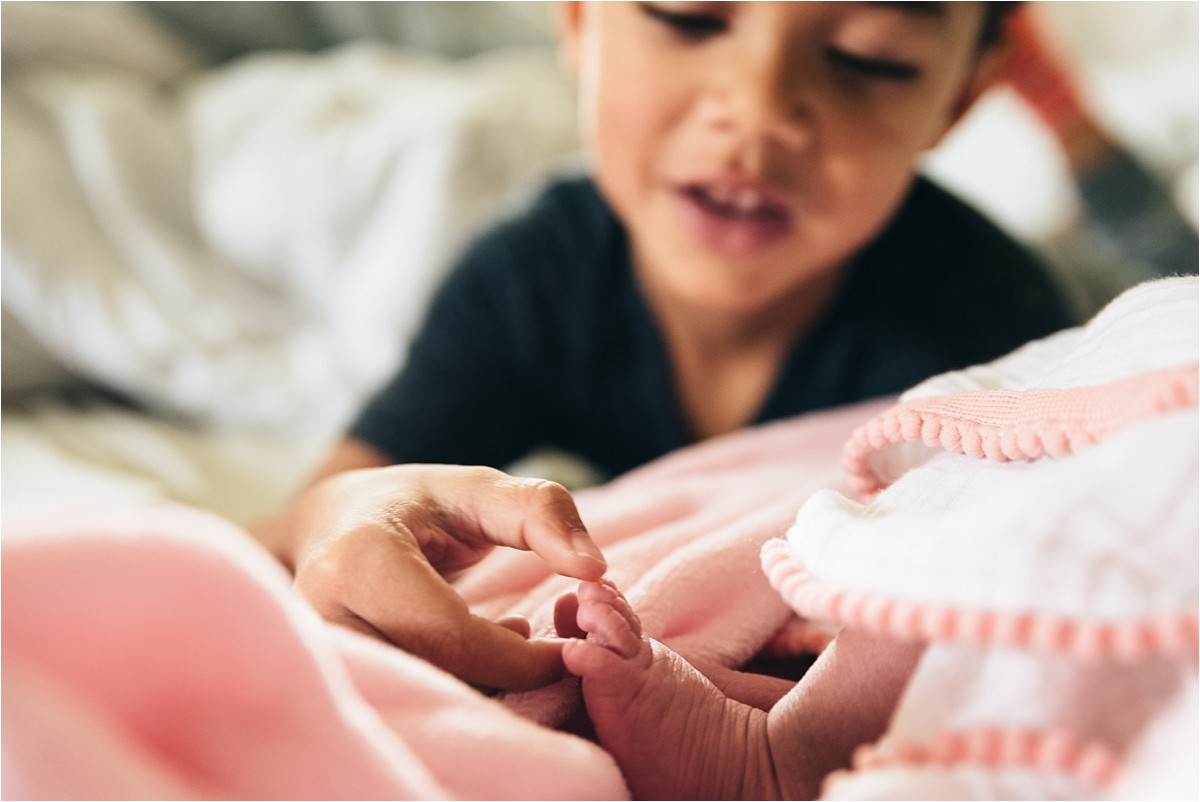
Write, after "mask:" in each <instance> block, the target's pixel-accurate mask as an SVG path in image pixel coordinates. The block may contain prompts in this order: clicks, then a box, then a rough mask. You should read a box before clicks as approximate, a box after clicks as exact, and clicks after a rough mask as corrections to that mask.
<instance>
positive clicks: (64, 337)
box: [0, 0, 1200, 518]
mask: <svg viewBox="0 0 1200 802" xmlns="http://www.w3.org/2000/svg"><path fill="white" fill-rule="evenodd" d="M1198 9H1200V5H1198V4H1197V3H1195V2H1190V1H1189V2H1141V1H1140V0H1135V1H1133V2H1061V3H1060V2H1046V3H1029V4H1025V6H1024V8H1023V10H1022V12H1021V13H1022V14H1023V15H1024V17H1025V23H1024V24H1025V28H1024V29H1023V30H1022V31H1021V32H1020V36H1019V41H1018V42H1017V46H1016V47H1014V51H1015V55H1014V65H1015V68H1019V71H1020V75H1015V74H1014V75H1013V76H1010V79H1009V80H1006V81H1004V82H1002V83H1000V84H999V85H998V86H997V87H996V88H995V89H993V90H991V91H990V92H989V94H988V95H987V96H986V97H985V98H984V100H983V101H982V102H981V103H980V104H979V105H978V106H977V107H976V108H975V109H974V110H973V111H972V112H971V114H970V116H969V117H968V118H967V119H966V120H964V121H963V123H962V124H961V125H960V126H959V127H958V128H957V129H956V130H955V131H954V132H953V133H952V134H951V136H950V137H949V138H948V139H947V140H946V141H945V142H944V143H943V144H942V145H941V146H939V148H938V149H937V150H935V151H934V152H932V153H931V154H930V155H929V158H928V160H927V163H926V165H925V170H926V172H928V173H929V174H930V175H932V176H933V177H934V178H936V179H937V180H939V181H941V182H942V183H943V184H945V185H947V186H948V187H949V188H951V189H952V190H954V191H956V192H957V193H959V194H960V195H962V196H963V197H964V198H966V199H967V200H968V201H970V202H971V203H973V204H975V205H976V206H978V207H979V208H981V209H982V210H983V211H985V212H986V213H988V214H990V215H991V216H992V217H993V218H994V219H995V220H997V222H998V223H999V224H1000V225H1001V226H1003V227H1005V228H1006V229H1008V230H1009V231H1011V232H1012V233H1013V234H1014V235H1016V236H1017V237H1019V238H1021V239H1022V240H1024V241H1026V242H1028V243H1030V244H1031V245H1032V246H1034V247H1036V248H1037V249H1039V250H1041V251H1042V252H1043V253H1045V254H1046V255H1047V256H1048V258H1050V259H1051V260H1052V261H1053V263H1054V264H1055V265H1056V266H1057V268H1058V269H1059V271H1060V273H1061V274H1062V276H1063V279H1064V282H1066V283H1067V284H1068V286H1070V287H1071V289H1072V292H1073V293H1074V295H1075V297H1076V299H1077V302H1078V304H1079V307H1080V310H1081V313H1083V314H1090V313H1091V312H1094V311H1095V310H1096V309H1098V308H1099V307H1100V306H1101V305H1102V304H1103V303H1105V302H1106V301H1107V300H1108V299H1109V298H1111V297H1112V296H1113V295H1115V294H1116V293H1117V292H1119V291H1120V290H1121V289H1123V288H1124V287H1126V286H1129V285H1130V284H1132V283H1136V282H1137V281H1140V280H1144V279H1146V278H1150V277H1153V276H1155V275H1161V274H1164V273H1169V272H1179V271H1181V270H1182V271H1184V272H1195V270H1196V267H1195V264H1196V256H1197V248H1196V244H1195V236H1196V222H1197V116H1198V115H1197V98H1198V97H1200V67H1198V55H1197V33H1198V29H1200V18H1198ZM554 29H555V6H554V5H553V4H550V3H528V2H481V3H476V2H401V3H392V2H128V3H126V2H88V3H72V2H48V3H41V2H37V3H35V2H14V1H12V0H6V2H3V3H0V36H2V50H0V54H2V70H0V80H2V82H3V92H2V94H0V99H2V103H3V111H2V113H3V117H2V119H3V125H2V126H0V131H2V134H3V142H2V150H0V154H2V158H0V161H2V166H3V183H2V187H0V204H2V209H0V212H2V215H0V221H2V226H3V230H2V238H0V248H2V256H3V271H2V276H3V287H2V292H0V297H2V300H3V338H2V342H3V359H2V363H0V364H2V366H3V378H2V388H3V401H4V413H3V414H4V424H5V425H4V427H3V437H4V440H3V451H4V457H5V459H4V460H3V488H4V495H5V499H6V502H7V500H9V499H10V498H19V499H20V500H22V501H24V502H28V501H30V500H31V499H32V500H36V499H38V498H48V497H58V498H61V497H62V496H63V495H64V494H67V495H69V494H70V493H71V492H78V493H79V494H81V497H82V496H88V495H92V496H94V495H96V494H104V493H109V494H112V493H117V494H121V493H130V492H133V493H134V495H137V494H139V493H149V494H151V495H153V494H156V493H159V492H160V491H163V490H164V488H165V489H166V494H167V495H170V496H171V497H173V498H178V499H181V500H185V501H190V502H193V503H204V502H211V503H210V504H209V506H212V503H215V502H213V500H214V499H219V500H220V502H219V504H218V506H221V511H223V512H227V513H228V514H230V515H231V516H233V517H235V518H245V517H247V516H249V515H251V514H252V513H254V512H256V511H258V509H259V508H260V507H263V506H264V505H270V504H272V503H274V499H275V498H276V497H277V496H278V494H279V493H281V492H283V490H284V489H285V488H286V487H288V486H289V485H290V483H292V482H294V481H295V480H296V476H298V475H299V474H300V473H302V472H303V471H305V470H306V469H307V465H308V464H309V463H310V462H311V460H312V458H313V455H315V454H317V453H319V451H320V450H321V449H322V448H323V447H324V444H325V443H326V442H328V439H329V438H330V437H332V436H333V435H334V434H335V433H336V432H337V431H338V430H339V428H340V427H341V426H342V425H344V423H345V422H346V420H347V418H348V417H349V416H350V415H351V414H353V412H354V410H355V409H356V408H357V406H358V405H359V404H360V403H361V402H362V400H363V399H364V398H365V396H366V395H367V394H368V393H369V392H370V391H371V390H372V389H373V388H374V387H376V386H377V385H378V384H379V383H380V382H382V381H383V380H384V379H385V378H386V377H387V376H388V375H389V374H390V372H391V371H392V370H394V369H395V367H396V366H397V365H398V364H400V362H401V361H402V360H403V358H404V353H405V348H406V343H407V342H408V339H409V337H411V335H412V333H413V331H414V330H415V327H416V326H417V325H418V323H419V321H420V317H421V314H422V311H423V308H424V304H425V303H426V301H427V300H428V297H429V294H430V293H431V292H432V290H433V289H434V287H436V285H437V283H438V282H439V281H440V279H441V277H442V276H443V275H444V272H445V270H446V268H447V267H448V266H449V264H450V261H451V260H452V258H453V256H454V254H455V252H456V251H457V250H458V249H459V248H461V247H462V246H463V244H464V243H465V241H466V240H467V239H468V238H469V237H470V236H471V235H472V234H473V233H475V232H476V231H478V230H479V229H480V228H481V227H482V226H484V225H486V224H487V223H488V222H489V221H490V220H492V219H494V218H495V217H496V216H497V215H499V214H502V213H503V212H504V211H505V210H507V209H509V208H511V207H512V205H513V204H516V203H519V202H520V201H521V200H522V199H524V198H527V197H528V196H529V194H530V193H532V192H533V191H534V190H535V189H536V187H537V186H538V184H539V183H540V182H541V181H543V180H545V179H546V178H547V177H548V176H549V175H551V174H553V173H555V172H559V171H562V170H565V169H576V168H578V166H579V165H580V157H579V155H578V153H577V145H578V141H577V138H576V130H575V113H574V93H573V88H572V86H571V81H570V79H569V77H568V76H567V75H566V74H565V73H564V72H563V71H562V69H561V67H560V65H559V63H558V59H557V54H556V51H555V42H554ZM101 474H103V476H104V480H103V481H97V477H98V476H100V475H101ZM114 475H119V481H110V480H111V479H112V477H113V476H114ZM264 477H267V478H264ZM131 488H133V489H132V490H131ZM222 505H223V506H222Z"/></svg>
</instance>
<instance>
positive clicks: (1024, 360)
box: [788, 278, 1200, 799]
mask: <svg viewBox="0 0 1200 802" xmlns="http://www.w3.org/2000/svg"><path fill="white" fill-rule="evenodd" d="M1197 290H1198V283H1197V280H1196V279H1195V278H1176V279H1166V280H1162V281H1158V282H1153V283H1150V284H1146V285H1142V286H1140V287H1137V288H1134V289H1133V290H1130V291H1129V292H1127V293H1126V294H1125V295H1123V296H1122V297H1121V298H1118V299H1117V300H1116V301H1114V302H1113V303H1112V304H1111V305H1110V306H1109V307H1108V308H1107V309H1105V310H1103V311H1102V312H1101V313H1100V314H1098V315H1097V317H1096V318H1095V319H1094V320H1093V321H1092V322H1091V323H1090V324H1089V325H1087V326H1085V327H1082V328H1079V329H1074V330H1070V331H1066V332H1062V333H1060V334H1058V335H1055V336H1053V337H1051V338H1048V339H1047V340H1043V341H1040V342H1036V343H1031V344H1030V345H1028V346H1026V347H1024V348H1022V349H1020V350H1018V351H1016V352H1014V353H1013V354H1010V355H1009V356H1007V357H1004V358H1002V359H1000V360H997V361H996V362H994V363H991V364H989V365H982V366H978V367H975V368H971V369H969V370H965V371H959V372H955V373H952V374H947V375H944V376H939V377H935V378H933V379H931V380H929V381H928V382H926V383H924V384H922V385H921V386H919V387H917V388H914V389H913V390H912V391H910V393H908V394H907V397H908V398H917V397H931V396H938V395H943V394H949V393H961V392H970V391H975V390H992V389H1003V390H1035V389H1043V388H1044V389H1052V388H1079V387H1088V386H1096V385H1102V384H1105V383H1107V382H1113V381H1117V380H1122V379H1128V378H1130V377H1136V376H1139V375H1147V376H1149V375H1154V372H1156V371H1161V370H1163V369H1164V368H1185V369H1187V370H1188V371H1189V372H1190V368H1187V366H1191V365H1194V364H1195V362H1196V361H1197V337H1198V324H1200V311H1198V307H1200V303H1198V301H1200V297H1198V292H1197ZM1192 375H1193V381H1194V374H1192ZM1099 408H1104V407H1103V405H1100V407H1099ZM1085 411H1087V410H1085ZM1198 444H1200V424H1198V418H1197V410H1196V408H1195V406H1194V405H1191V406H1186V405H1185V406H1183V407H1177V408H1175V409H1173V410H1172V411H1164V412H1161V413H1155V414H1148V415H1147V416H1146V417H1144V418H1142V419H1140V420H1136V421H1134V422H1133V423H1130V424H1128V425H1127V426H1125V427H1124V428H1123V429H1120V430H1118V431H1115V432H1113V433H1109V434H1106V435H1105V436H1103V437H1102V438H1101V439H1100V441H1099V442H1097V443H1095V444H1094V445H1087V446H1083V447H1079V448H1077V449H1074V450H1073V451H1072V452H1070V453H1066V454H1063V455H1060V456H1054V457H1051V456H1044V457H1042V458H1040V459H1037V460H1033V461H1027V462H1022V461H1012V462H1006V461H1000V460H996V459H990V458H987V459H985V458H983V457H979V456H974V457H973V456H967V455H965V454H960V453H954V452H952V451H948V450H945V449H943V448H940V447H937V446H928V445H925V444H924V443H922V442H921V441H920V440H917V441H915V442H913V443H909V444H906V448H904V449H890V451H891V452H892V453H890V454H889V458H890V464H889V465H888V468H889V470H891V471H892V473H891V475H890V479H892V480H893V483H892V484H890V485H889V486H887V487H886V488H885V489H884V490H882V491H881V492H880V493H879V494H878V495H877V496H876V497H875V498H874V499H873V500H871V501H870V502H867V503H862V502H859V501H856V500H853V499H851V498H848V497H845V496H842V495H839V494H837V493H834V492H832V491H826V492H823V493H819V494H817V495H815V496H813V497H812V498H811V499H810V500H809V501H808V502H807V503H806V504H805V505H804V507H803V508H802V509H801V511H800V513H799V514H798V516H797V520H796V523H795V525H794V526H793V527H792V529H791V530H790V531H789V535H788V543H789V549H790V553H791V557H792V558H793V559H794V560H795V562H797V563H799V564H801V565H802V566H803V567H804V569H805V570H806V571H807V572H808V574H809V575H810V576H811V577H812V579H813V580H814V581H815V582H817V583H820V585H822V586H824V587H826V588H828V589H829V591H831V592H838V591H843V592H849V593H851V594H853V595H854V596H855V597H856V598H858V599H865V600H866V601H865V605H866V607H872V605H874V606H875V607H872V609H884V608H882V607H878V605H880V604H883V603H886V604H890V605H892V606H891V607H890V608H889V609H890V615H891V616H892V617H893V618H895V617H898V616H903V615H905V613H904V612H903V611H905V610H907V611H912V610H913V609H914V607H917V608H923V609H926V610H940V611H942V613H941V615H942V618H941V619H939V620H942V621H946V622H950V621H954V622H956V623H955V625H951V624H950V623H947V624H946V626H944V627H933V628H932V629H928V628H924V627H916V628H911V627H910V628H908V629H907V630H905V629H904V628H903V627H899V628H896V629H895V632H896V633H897V634H898V635H899V636H902V637H914V638H919V639H921V640H928V641H929V645H928V647H927V649H926V652H925V654H924V656H923V658H922V660H921V662H920V664H919V665H918V668H917V670H916V671H915V673H914V675H913V677H912V679H911V680H910V682H909V685H908V687H907V689H906V691H905V694H904V696H903V698H902V700H901V702H900V705H899V707H898V709H897V711H896V713H895V714H894V716H893V719H892V722H891V724H890V727H889V730H888V732H887V733H886V735H885V736H884V738H883V739H882V740H881V741H880V742H879V743H878V744H876V745H874V746H873V747H872V750H871V755H873V756H875V757H872V758H871V759H869V760H867V761H866V762H864V763H861V764H860V765H859V766H858V769H857V770H855V771H854V772H851V773H849V774H846V775H844V776H841V777H838V778H834V779H833V780H831V782H830V783H828V785H827V787H826V789H825V796H826V798H829V799H872V798H961V799H989V798H991V799H994V798H1033V799H1062V798H1081V797H1086V798H1105V797H1110V798H1125V799H1132V798H1195V797H1196V796H1197V794H1198V793H1200V788H1198V786H1197V754H1196V750H1195V743H1196V732H1197V728H1198V725H1197V722H1198V719H1197V710H1196V704H1195V698H1196V666H1195V654H1194V649H1195V631H1194V630H1195V616H1196V613H1197V608H1198V606H1200V582H1198V578H1197V572H1196V566H1197V564H1198V562H1200V513H1198V510H1200V498H1198V494H1197V488H1198V487H1200V475H1198V469H1197V465H1198V463H1200V458H1198V450H1200V448H1198ZM988 616H993V617H992V618H991V619H990V620H991V621H992V622H993V626H1000V624H998V623H995V622H997V621H999V620H1000V619H1001V617H1006V618H1005V620H1006V623H1005V624H1004V626H1011V625H1012V624H1013V622H1016V621H1022V620H1023V621H1024V622H1025V623H1024V626H1026V627H1027V631H1026V632H1025V633H1024V635H1020V636H1017V635H1014V634H1013V633H1012V632H1009V633H1007V634H1003V635H1001V634H999V633H998V632H997V631H992V632H991V633H990V634H987V633H985V632H984V631H983V630H979V632H980V633H983V634H975V635H971V636H964V634H963V633H964V632H967V631H970V630H968V629H967V628H965V627H963V626H959V625H960V624H962V623H963V622H965V621H968V620H970V621H983V620H989V619H988V618H987V617H988ZM880 620H883V619H880ZM927 620H930V619H927ZM1189 622H1190V623H1189ZM1056 627H1058V629H1056ZM1062 627H1067V628H1070V627H1076V628H1077V629H1075V630H1071V631H1073V632H1075V633H1076V635H1077V634H1078V632H1079V631H1082V630H1088V631H1090V632H1093V633H1100V632H1103V631H1107V633H1108V634H1106V635H1097V636H1096V637H1100V638H1113V639H1114V640H1113V642H1111V643H1108V644H1107V645H1103V646H1102V645H1100V644H1098V643H1097V644H1093V645H1091V646H1089V645H1087V644H1086V643H1085V642H1084V641H1082V640H1072V638H1075V637H1076V636H1075V635H1072V636H1071V638H1068V637H1066V636H1064V635H1062V632H1063V631H1065V630H1064V629H1062ZM1105 628H1107V630H1105ZM1152 628H1153V629H1152ZM1185 629H1186V630H1187V631H1185ZM1039 632H1040V633H1042V634H1041V635H1039V634H1038V633H1039ZM1056 632H1057V633H1058V634H1057V635H1056V634H1055V633H1056ZM901 633H903V634H901ZM1030 633H1033V635H1032V637H1030V636H1029V634H1030ZM1160 636H1161V637H1162V638H1164V639H1165V640H1159V641H1156V640H1155V638H1156V637H1160ZM1185 643H1190V645H1181V644H1185ZM1154 644H1157V645H1154ZM955 739H958V740H957V741H956V740H955ZM989 739H990V740H989ZM1022 739H1024V740H1022ZM1055 739H1058V740H1055ZM954 743H958V744H960V746H958V747H948V746H946V744H954ZM989 743H991V744H1003V745H1004V746H1001V747H995V746H993V747H988V746H987V744H989ZM1021 744H1027V745H1028V746H1027V747H1022V746H1021ZM1052 744H1059V746H1058V747H1054V746H1052ZM972 745H974V746H972ZM1023 748H1024V749H1025V751H1024V752H1022V749H1023ZM972 749H975V751H974V752H972ZM939 750H940V751H939ZM956 750H957V751H956ZM989 750H990V751H989ZM997 750H999V751H997ZM1006 750H1007V751H1006ZM1073 750H1075V751H1073ZM906 755H907V757H906ZM1030 755H1034V757H1030ZM1055 755H1057V757H1054V756H1055ZM914 756H915V757H914ZM951 756H952V757H951ZM871 760H875V761H876V762H875V763H871V762H870V761H871Z"/></svg>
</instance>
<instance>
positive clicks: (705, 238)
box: [676, 189, 791, 256]
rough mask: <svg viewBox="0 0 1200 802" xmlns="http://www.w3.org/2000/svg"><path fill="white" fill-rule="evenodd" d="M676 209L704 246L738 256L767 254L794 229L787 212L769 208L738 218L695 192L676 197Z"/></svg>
mask: <svg viewBox="0 0 1200 802" xmlns="http://www.w3.org/2000/svg"><path fill="white" fill-rule="evenodd" d="M676 208H677V209H678V212H679V216H680V218H681V220H682V222H683V226H684V228H685V229H686V230H687V231H688V232H689V233H691V234H692V236H693V237H695V238H696V239H697V240H699V241H700V243H701V244H702V245H704V246H706V247H708V248H711V249H713V250H716V251H722V252H724V253H728V254H730V255H734V256H746V255H749V254H753V253H756V252H759V251H763V250H766V249H767V248H769V247H771V246H772V245H774V244H775V243H776V242H778V241H779V240H780V239H782V238H783V237H784V236H786V235H787V233H788V230H789V229H790V228H791V220H790V218H789V215H788V213H787V212H786V211H785V210H782V209H776V208H769V209H763V210H761V211H759V212H757V213H753V214H749V215H742V214H737V213H735V212H732V211H731V210H728V209H724V208H722V207H720V206H719V205H717V204H714V203H712V202H709V201H707V200H706V198H705V197H704V195H703V193H700V192H697V191H695V190H691V189H682V190H680V191H678V192H677V193H676Z"/></svg>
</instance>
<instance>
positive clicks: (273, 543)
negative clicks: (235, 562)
mask: <svg viewBox="0 0 1200 802" xmlns="http://www.w3.org/2000/svg"><path fill="white" fill-rule="evenodd" d="M391 464H392V461H391V460H390V459H388V458H387V456H386V455H385V454H383V453H382V452H381V451H379V450H378V449H376V448H373V447H372V446H370V445H368V444H367V443H364V442H363V441H361V440H358V439H355V438H353V437H347V438H344V439H342V440H341V441H339V442H338V443H337V444H336V445H335V446H334V447H333V449H332V450H331V451H330V453H329V455H328V456H326V458H325V461H324V462H323V463H321V465H320V466H319V467H318V468H317V470H316V472H315V473H314V474H313V475H312V477H311V478H310V479H309V480H308V483H307V485H306V486H305V488H304V490H307V489H308V488H309V487H312V485H314V484H316V483H317V482H319V481H321V480H322V479H325V478H327V477H329V476H333V475H334V474H335V473H341V472H342V471H350V470H357V469H359V468H382V467H384V466H386V465H391ZM286 519H287V511H286V510H285V511H283V512H281V513H279V514H278V515H274V516H272V517H269V518H264V519H262V520H260V521H257V522H255V523H253V524H251V525H250V527H249V530H250V534H251V535H253V536H254V538H255V539H256V540H257V541H258V542H259V543H261V544H262V545H263V546H265V547H266V548H267V550H268V551H269V552H271V554H273V555H274V556H275V558H276V559H277V560H279V561H280V562H281V563H283V564H284V565H285V566H287V569H288V570H289V571H293V570H295V565H294V563H293V558H292V544H291V543H290V541H289V537H288V532H289V530H288V527H287V526H285V525H284V523H285V521H286Z"/></svg>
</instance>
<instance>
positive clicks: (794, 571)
mask: <svg viewBox="0 0 1200 802" xmlns="http://www.w3.org/2000/svg"><path fill="white" fill-rule="evenodd" d="M762 564H763V570H764V571H765V572H766V574H767V578H768V579H769V580H770V582H771V586H772V587H774V588H775V590H776V591H778V592H779V594H780V595H781V596H782V597H783V600H784V601H785V602H786V603H787V604H788V605H789V606H790V607H791V608H792V609H793V610H795V611H796V613H798V614H799V615H800V616H802V617H804V618H809V619H812V620H815V621H829V622H833V623H836V624H841V625H845V626H854V627H858V628H861V629H865V630H867V631H870V632H878V633H880V634H886V635H890V636H892V637H897V638H901V639H904V640H919V641H926V642H933V641H938V642H957V643H970V644H975V645H977V646H999V647H1003V648H1011V649H1023V650H1027V651H1037V652H1051V653H1061V654H1070V655H1074V656H1076V657H1080V658H1083V659H1086V660H1104V659H1114V660H1121V661H1130V662H1132V661H1136V660H1141V659H1143V658H1145V657H1148V656H1150V655H1155V654H1167V655H1172V656H1178V657H1185V658H1187V659H1188V660H1189V661H1191V662H1192V663H1193V664H1194V663H1195V661H1196V657H1197V654H1198V646H1200V635H1198V630H1200V616H1198V615H1197V614H1196V613H1194V612H1191V613H1181V614H1176V615H1164V616H1161V617H1156V618H1151V619H1133V620H1126V621H1079V620H1075V619H1072V618H1067V617H1065V616H1058V615H1051V614H1048V613H1032V612H1008V611H998V610H977V609H960V608H957V607H952V606H948V605H943V604H921V603H917V602H912V601H906V600H903V599H896V598H889V597H886V596H883V595H880V594H872V593H865V592H862V591H849V590H835V589H832V588H829V587H827V586H825V585H824V584H822V583H821V582H820V581H819V580H817V579H816V578H815V577H813V576H812V575H811V574H809V572H808V571H807V569H805V568H804V566H802V565H800V563H798V562H796V561H795V559H793V557H792V556H791V552H790V550H789V548H788V544H787V541H785V540H783V539H781V538H775V539H772V540H769V541H767V542H766V543H764V544H763V548H762Z"/></svg>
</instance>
